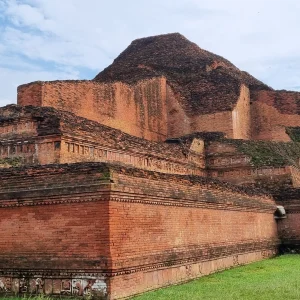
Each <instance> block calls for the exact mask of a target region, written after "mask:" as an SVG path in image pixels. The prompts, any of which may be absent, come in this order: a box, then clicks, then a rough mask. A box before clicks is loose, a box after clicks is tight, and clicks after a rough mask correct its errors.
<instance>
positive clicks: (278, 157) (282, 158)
mask: <svg viewBox="0 0 300 300" xmlns="http://www.w3.org/2000/svg"><path fill="white" fill-rule="evenodd" d="M223 141H224V142H225V143H228V144H231V145H234V146H236V148H237V150H238V151H239V152H241V153H243V154H245V155H247V156H249V157H250V158H251V164H252V165H253V166H255V167H262V166H273V167H280V166H285V165H294V164H298V160H299V158H300V143H298V142H289V143H284V142H270V141H245V140H226V139H225V140H223ZM293 162H294V163H293Z"/></svg>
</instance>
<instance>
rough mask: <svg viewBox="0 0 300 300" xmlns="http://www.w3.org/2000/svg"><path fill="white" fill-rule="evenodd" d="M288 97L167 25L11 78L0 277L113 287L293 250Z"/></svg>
mask: <svg viewBox="0 0 300 300" xmlns="http://www.w3.org/2000/svg"><path fill="white" fill-rule="evenodd" d="M299 103H300V93H296V92H288V91H275V90H273V89H272V88H270V87H268V86H266V85H265V84H263V83H262V82H260V81H258V80H257V79H255V78H253V77H252V76H251V75H249V74H247V73H245V72H242V71H240V70H239V69H238V68H236V67H235V66H234V65H232V64H231V63H230V62H229V61H227V60H225V59H224V58H222V57H220V56H217V55H215V54H212V53H209V52H207V51H205V50H202V49H200V48H199V47H198V46H197V45H195V44H193V43H191V42H190V41H188V40H187V39H186V38H184V37H183V36H182V35H180V34H168V35H161V36H155V37H149V38H144V39H139V40H136V41H134V42H132V44H131V45H130V46H129V47H128V48H127V49H126V50H125V51H124V52H123V53H121V54H120V56H119V57H118V58H116V59H115V61H114V62H113V64H112V65H111V66H109V67H108V68H106V69H105V70H103V71H102V72H101V73H99V74H98V75H97V76H96V77H95V79H94V80H90V81H89V80H86V81H54V82H33V83H29V84H26V85H22V86H20V87H19V88H18V105H8V106H5V107H3V108H0V156H1V157H0V167H1V171H0V176H1V181H0V216H1V218H0V229H1V240H0V292H1V293H2V294H9V293H11V294H13V293H15V294H23V293H30V294H37V293H45V294H47V295H66V296H68V295H70V296H71V295H72V296H89V297H90V296H92V297H96V298H99V299H101V298H103V299H120V298H125V297H129V296H132V295H135V294H139V293H142V292H145V291H148V290H152V289H156V288H160V287H164V286H168V285H171V284H176V283H180V282H184V281H188V280H190V279H193V278H197V277H200V276H203V275H206V274H210V273H212V272H215V271H218V270H222V269H226V268H230V267H233V266H237V265H241V264H247V263H250V262H253V261H257V260H260V259H263V258H268V257H271V256H274V255H276V254H277V253H279V252H280V251H290V250H295V251H296V250H297V247H298V246H299V245H300V219H299V218H298V212H300V205H299V203H300V201H299V200H300V189H299V186H300V173H299V170H300V168H299V158H300V144H299V143H298V142H299V139H300V134H299V133H300V130H299V128H300V104H299ZM298 126H299V127H298Z"/></svg>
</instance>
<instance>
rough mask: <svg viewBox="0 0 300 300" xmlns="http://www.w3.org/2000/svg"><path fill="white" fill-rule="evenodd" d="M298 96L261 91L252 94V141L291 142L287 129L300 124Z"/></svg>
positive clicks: (288, 93)
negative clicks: (296, 98)
mask: <svg viewBox="0 0 300 300" xmlns="http://www.w3.org/2000/svg"><path fill="white" fill-rule="evenodd" d="M298 94H299V93H292V92H281V91H260V92H257V93H254V94H252V95H251V98H252V99H251V100H252V101H253V102H252V104H251V123H252V129H251V130H252V139H256V140H258V139H261V140H272V141H284V142H287V141H290V137H289V136H288V135H287V134H286V132H285V127H297V126H299V124H300V116H299V115H298V114H297V111H298V108H297V101H296V100H295V95H296V96H297V97H299V95H298Z"/></svg>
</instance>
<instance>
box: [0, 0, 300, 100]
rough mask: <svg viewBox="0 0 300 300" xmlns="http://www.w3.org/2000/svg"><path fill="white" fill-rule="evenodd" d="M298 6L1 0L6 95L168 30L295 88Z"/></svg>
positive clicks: (101, 63) (99, 65)
mask: <svg viewBox="0 0 300 300" xmlns="http://www.w3.org/2000/svg"><path fill="white" fill-rule="evenodd" d="M299 13H300V1H298V0H285V1H282V0H243V1H241V0H210V1H201V0H163V1H162V0H152V1H148V0H127V1H123V0H110V1H101V0H85V1H82V0H63V1H62V0H51V1H49V0H0V55H1V57H0V72H1V73H2V74H0V78H1V79H3V78H4V77H8V78H10V80H11V81H12V83H13V84H10V83H9V82H8V81H7V80H6V81H5V83H6V84H2V94H1V93H0V99H4V98H5V99H11V100H14V99H15V98H16V97H15V93H16V90H15V87H14V86H15V84H19V83H25V82H29V81H31V80H32V79H33V80H37V79H41V80H43V79H56V77H55V76H57V77H59V78H65V77H68V78H70V77H69V76H73V75H74V77H76V76H77V77H82V76H83V74H82V73H80V72H81V69H82V68H85V69H86V70H87V71H88V72H89V74H90V77H93V76H94V75H96V74H97V73H98V72H99V71H101V70H102V69H103V68H104V67H106V66H107V65H109V64H110V63H111V62H112V60H113V59H114V58H115V57H116V56H117V55H118V54H119V53H120V52H121V51H123V50H124V49H125V48H126V47H127V46H128V44H129V43H130V42H131V41H132V40H133V39H135V38H139V37H144V36H148V35H155V34H161V33H168V32H181V33H182V34H184V35H185V36H186V37H187V38H189V39H190V40H192V41H194V42H196V43H197V44H198V45H199V46H200V47H202V48H204V49H207V50H210V51H212V52H215V53H217V54H219V55H222V56H224V57H225V58H227V59H229V60H231V61H232V62H233V63H234V64H236V65H237V66H238V67H240V68H241V69H244V70H246V71H249V72H250V73H252V74H253V75H254V76H257V77H259V79H263V80H265V81H266V82H267V83H268V84H269V85H271V86H274V87H276V88H293V87H296V86H299V85H300V83H298V78H299V77H298V75H300V74H299V72H298V67H299V64H295V63H293V64H291V63H290V59H289V58H290V57H293V61H300V41H299V39H297V36H298V28H299V27H300V18H299V17H298V16H299ZM24 70H27V71H28V72H25V71H24ZM4 72H5V73H4ZM3 74H6V76H4V75H3ZM7 74H8V75H7ZM13 74H15V77H16V78H17V80H14V76H13ZM38 76H40V78H38ZM74 79H75V78H74ZM5 91H6V92H5ZM1 97H2V98H1ZM2 103H3V101H2Z"/></svg>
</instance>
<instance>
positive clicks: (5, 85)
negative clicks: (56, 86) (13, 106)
mask: <svg viewBox="0 0 300 300" xmlns="http://www.w3.org/2000/svg"><path fill="white" fill-rule="evenodd" d="M56 79H78V72H73V71H72V70H71V71H69V70H66V71H60V72H59V71H57V72H46V71H42V70H30V71H26V70H23V71H21V70H13V69H11V68H4V67H0V82H1V87H2V88H1V89H0V106H3V105H6V104H9V103H16V101H17V99H16V91H17V87H18V86H19V85H21V84H24V83H26V82H31V81H37V80H45V81H47V80H56Z"/></svg>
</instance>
